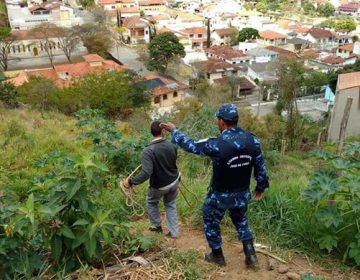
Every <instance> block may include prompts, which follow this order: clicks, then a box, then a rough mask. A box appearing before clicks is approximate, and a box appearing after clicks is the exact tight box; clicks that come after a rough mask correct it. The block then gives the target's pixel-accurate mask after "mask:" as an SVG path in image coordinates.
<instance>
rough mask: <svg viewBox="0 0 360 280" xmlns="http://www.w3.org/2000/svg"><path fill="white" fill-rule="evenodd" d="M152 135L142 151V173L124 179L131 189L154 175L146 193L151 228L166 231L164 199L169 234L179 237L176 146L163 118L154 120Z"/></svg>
mask: <svg viewBox="0 0 360 280" xmlns="http://www.w3.org/2000/svg"><path fill="white" fill-rule="evenodd" d="M150 129H151V134H152V135H153V136H154V138H153V140H152V141H151V143H150V144H149V145H147V146H146V147H145V149H144V150H143V153H142V158H141V164H142V169H141V172H140V174H139V175H137V176H135V177H132V178H130V179H128V180H124V181H123V182H122V184H123V186H125V187H126V188H129V187H131V186H133V185H139V184H141V183H143V182H145V181H146V180H147V179H149V178H150V185H149V189H148V193H147V196H146V204H147V210H148V215H149V219H150V223H151V225H152V227H151V228H150V230H152V231H156V232H162V228H161V216H160V212H159V206H158V204H159V200H160V199H161V198H163V201H164V205H165V209H166V224H167V227H168V229H169V236H170V237H173V238H177V237H178V235H179V226H178V218H177V210H176V196H177V194H178V186H179V182H180V173H179V170H178V168H177V166H176V159H177V150H176V146H175V145H174V144H172V143H171V142H170V141H169V140H167V139H165V138H164V130H163V129H161V128H160V122H159V121H153V122H152V123H151V127H150Z"/></svg>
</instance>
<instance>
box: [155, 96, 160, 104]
mask: <svg viewBox="0 0 360 280" xmlns="http://www.w3.org/2000/svg"><path fill="white" fill-rule="evenodd" d="M154 103H155V104H159V103H160V96H155V98H154Z"/></svg>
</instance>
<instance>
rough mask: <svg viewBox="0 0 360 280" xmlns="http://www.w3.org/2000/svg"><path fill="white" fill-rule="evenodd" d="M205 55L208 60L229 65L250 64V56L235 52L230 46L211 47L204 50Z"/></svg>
mask: <svg viewBox="0 0 360 280" xmlns="http://www.w3.org/2000/svg"><path fill="white" fill-rule="evenodd" d="M205 54H206V56H207V57H208V58H213V59H218V60H222V61H225V62H227V63H230V64H243V63H250V58H251V57H250V56H248V55H247V54H245V53H243V52H242V51H237V50H234V49H233V48H231V47H230V46H211V47H210V48H207V49H205Z"/></svg>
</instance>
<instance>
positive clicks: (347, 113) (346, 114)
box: [338, 96, 353, 155]
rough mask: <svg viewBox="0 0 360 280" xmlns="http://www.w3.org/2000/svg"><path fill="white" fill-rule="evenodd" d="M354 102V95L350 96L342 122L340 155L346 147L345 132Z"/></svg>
mask: <svg viewBox="0 0 360 280" xmlns="http://www.w3.org/2000/svg"><path fill="white" fill-rule="evenodd" d="M352 102H353V99H352V97H350V96H348V98H347V101H346V105H345V109H344V114H343V117H342V120H341V124H340V133H339V146H338V154H339V155H341V153H342V149H343V147H344V139H345V132H346V127H347V124H348V120H349V116H350V109H351V104H352Z"/></svg>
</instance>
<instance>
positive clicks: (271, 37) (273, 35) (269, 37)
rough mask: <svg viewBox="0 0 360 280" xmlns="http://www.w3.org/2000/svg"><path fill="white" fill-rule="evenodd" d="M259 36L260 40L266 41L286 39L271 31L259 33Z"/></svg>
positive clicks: (282, 35) (284, 36)
mask: <svg viewBox="0 0 360 280" xmlns="http://www.w3.org/2000/svg"><path fill="white" fill-rule="evenodd" d="M259 35H260V37H261V38H264V39H267V40H275V39H286V38H287V36H286V35H284V34H281V33H277V32H275V31H272V30H265V31H260V32H259Z"/></svg>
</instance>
